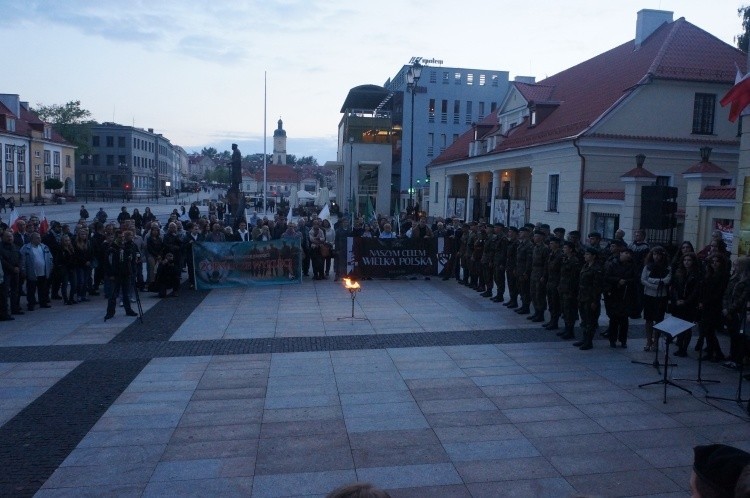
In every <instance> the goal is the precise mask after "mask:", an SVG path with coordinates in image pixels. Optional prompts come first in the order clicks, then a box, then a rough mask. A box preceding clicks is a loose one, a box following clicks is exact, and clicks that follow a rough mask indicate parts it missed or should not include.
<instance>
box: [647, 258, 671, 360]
mask: <svg viewBox="0 0 750 498" xmlns="http://www.w3.org/2000/svg"><path fill="white" fill-rule="evenodd" d="M671 280H672V272H671V271H670V268H669V263H668V261H667V252H666V251H665V250H664V248H663V247H661V246H656V247H654V248H653V249H651V251H650V252H649V253H648V256H646V264H645V266H644V267H643V271H642V272H641V283H642V284H643V319H644V320H645V321H646V324H645V329H646V347H645V348H643V350H644V351H651V349H652V348H653V347H654V344H655V343H656V341H657V340H659V334H658V332H657V331H655V330H654V323H659V322H661V321H662V320H664V314H665V313H666V311H667V301H668V299H669V284H670V282H671Z"/></svg>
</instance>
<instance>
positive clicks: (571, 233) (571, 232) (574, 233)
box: [568, 230, 581, 237]
mask: <svg viewBox="0 0 750 498" xmlns="http://www.w3.org/2000/svg"><path fill="white" fill-rule="evenodd" d="M568 235H572V236H573V237H580V236H581V232H579V231H578V230H571V231H570V232H568Z"/></svg>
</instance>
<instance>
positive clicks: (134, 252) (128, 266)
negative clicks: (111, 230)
mask: <svg viewBox="0 0 750 498" xmlns="http://www.w3.org/2000/svg"><path fill="white" fill-rule="evenodd" d="M137 257H138V248H137V247H136V246H135V244H134V243H133V232H131V231H129V230H126V231H125V232H121V231H118V232H116V236H115V241H114V242H113V243H112V245H111V246H110V247H109V249H108V250H107V257H106V259H105V267H106V269H105V272H106V275H107V278H109V279H111V280H112V294H110V296H109V301H108V302H107V314H106V315H105V316H104V321H105V322H106V321H107V320H109V319H110V318H112V317H113V316H115V306H116V305H117V296H118V294H120V293H122V303H123V306H124V307H125V314H126V315H127V316H138V313H136V312H135V311H133V308H132V307H131V306H130V295H129V293H130V282H131V279H132V277H133V268H134V267H135V264H136V258H137Z"/></svg>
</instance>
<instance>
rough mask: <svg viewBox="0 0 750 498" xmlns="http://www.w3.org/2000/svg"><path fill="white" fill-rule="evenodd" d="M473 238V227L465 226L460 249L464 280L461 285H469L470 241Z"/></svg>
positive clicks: (462, 279) (461, 280) (459, 254)
mask: <svg viewBox="0 0 750 498" xmlns="http://www.w3.org/2000/svg"><path fill="white" fill-rule="evenodd" d="M471 237H472V233H471V226H467V225H466V224H464V231H463V233H462V234H461V244H460V246H459V249H458V258H459V261H460V262H461V271H462V272H463V273H462V278H461V279H460V280H459V281H458V283H459V284H463V285H466V286H468V285H469V262H470V261H469V260H470V258H469V254H470V253H469V239H470V238H471Z"/></svg>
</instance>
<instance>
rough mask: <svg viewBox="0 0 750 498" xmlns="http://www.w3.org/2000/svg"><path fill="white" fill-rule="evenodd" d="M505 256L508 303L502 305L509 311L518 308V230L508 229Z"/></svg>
mask: <svg viewBox="0 0 750 498" xmlns="http://www.w3.org/2000/svg"><path fill="white" fill-rule="evenodd" d="M507 247H508V248H507V252H506V255H505V276H506V279H507V281H508V295H509V296H508V302H507V303H503V306H507V307H508V308H510V309H515V308H518V280H517V278H516V256H517V251H518V228H516V227H509V228H508V243H507Z"/></svg>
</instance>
